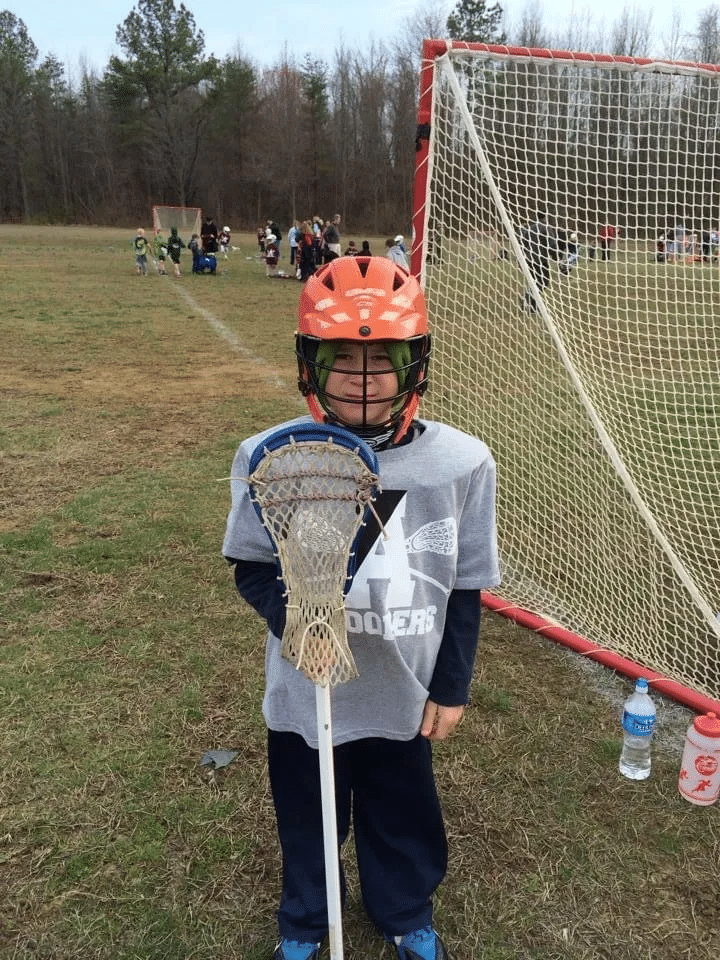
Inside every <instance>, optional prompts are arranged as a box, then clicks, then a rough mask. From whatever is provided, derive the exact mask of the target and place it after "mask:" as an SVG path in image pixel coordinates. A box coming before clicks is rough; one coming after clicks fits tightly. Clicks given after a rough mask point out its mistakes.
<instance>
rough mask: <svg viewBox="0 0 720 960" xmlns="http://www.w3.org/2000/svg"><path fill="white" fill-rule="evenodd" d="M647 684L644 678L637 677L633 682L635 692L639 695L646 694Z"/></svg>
mask: <svg viewBox="0 0 720 960" xmlns="http://www.w3.org/2000/svg"><path fill="white" fill-rule="evenodd" d="M647 688H648V682H647V680H646V679H645V677H638V678H637V680H636V682H635V690H636V691H638V692H640V693H647Z"/></svg>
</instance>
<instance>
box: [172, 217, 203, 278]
mask: <svg viewBox="0 0 720 960" xmlns="http://www.w3.org/2000/svg"><path fill="white" fill-rule="evenodd" d="M195 236H196V235H195ZM184 246H185V244H184V243H183V241H182V239H181V238H180V237H179V236H178V232H177V227H170V236H169V237H168V241H167V251H168V256H169V257H170V259H171V260H172V263H173V267H174V268H175V276H176V277H179V276H180V251H181V250H182V249H183V247H184Z"/></svg>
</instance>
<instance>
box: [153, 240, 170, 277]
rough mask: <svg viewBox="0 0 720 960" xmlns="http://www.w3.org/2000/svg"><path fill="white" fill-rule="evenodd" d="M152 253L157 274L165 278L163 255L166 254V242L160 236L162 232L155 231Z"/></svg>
mask: <svg viewBox="0 0 720 960" xmlns="http://www.w3.org/2000/svg"><path fill="white" fill-rule="evenodd" d="M153 253H154V255H155V265H156V266H157V272H158V273H159V274H160V276H161V277H164V276H165V273H166V270H165V255H166V253H167V240H166V239H165V238H164V237H163V235H162V230H156V231H155V236H154V237H153Z"/></svg>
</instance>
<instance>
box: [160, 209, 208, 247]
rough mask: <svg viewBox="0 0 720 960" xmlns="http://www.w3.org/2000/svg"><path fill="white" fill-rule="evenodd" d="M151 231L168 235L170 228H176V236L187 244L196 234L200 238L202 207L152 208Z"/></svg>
mask: <svg viewBox="0 0 720 960" xmlns="http://www.w3.org/2000/svg"><path fill="white" fill-rule="evenodd" d="M152 214H153V230H162V232H163V233H164V234H168V233H170V227H177V232H178V234H179V235H180V236H181V237H182V239H183V240H185V242H186V243H187V241H188V240H189V239H190V237H191V236H192V235H193V234H194V233H196V234H197V235H198V236H200V228H201V226H202V207H161V206H157V207H153V208H152Z"/></svg>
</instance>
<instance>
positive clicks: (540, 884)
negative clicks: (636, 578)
mask: <svg viewBox="0 0 720 960" xmlns="http://www.w3.org/2000/svg"><path fill="white" fill-rule="evenodd" d="M128 240H129V237H128V236H126V235H124V234H123V233H122V232H118V231H111V230H104V229H92V230H91V229H59V228H58V229H37V228H32V229H27V230H26V229H23V228H9V227H2V228H0V247H1V248H2V250H1V252H2V253H3V254H6V253H7V252H8V251H9V250H12V261H13V264H15V266H14V268H13V269H14V272H10V273H6V276H5V279H4V289H3V300H4V306H3V320H2V332H3V352H2V359H1V360H0V393H1V395H2V399H3V416H2V422H1V423H0V436H1V438H2V444H1V450H2V454H1V455H0V489H1V490H2V493H3V496H2V502H1V503H0V550H1V551H2V573H1V574H0V576H1V577H2V600H1V601H0V604H1V606H0V630H1V631H2V633H1V635H0V686H1V689H2V701H1V705H0V711H1V712H0V721H1V722H0V743H1V744H2V750H1V751H0V753H1V755H2V757H3V763H2V767H1V768H0V890H1V892H2V899H1V901H0V955H2V956H3V957H8V958H11V957H13V958H28V960H29V958H34V960H51V958H52V960H80V958H83V960H88V958H98V960H100V958H102V960H105V958H107V960H111V958H112V960H125V958H127V960H130V958H147V960H156V958H168V960H170V958H190V957H192V958H208V960H209V958H211V957H212V958H220V960H234V958H242V960H261V958H267V957H270V956H271V952H272V944H273V938H274V932H275V927H274V910H275V903H276V898H277V893H278V882H279V858H278V853H277V848H276V843H275V837H274V827H273V816H272V806H271V802H270V798H269V795H268V789H267V785H266V778H265V760H264V728H263V723H262V717H261V714H260V699H261V689H262V679H261V678H262V662H263V654H262V638H263V629H262V625H261V624H260V623H259V622H258V620H257V618H256V617H255V616H254V615H252V614H251V613H249V612H248V611H247V610H246V609H245V608H244V606H243V605H242V604H241V603H240V601H239V600H237V599H236V597H235V596H234V594H233V589H232V585H231V580H230V577H229V574H228V571H227V569H226V568H225V565H224V563H223V561H222V559H221V557H220V555H219V550H220V543H221V538H222V532H223V528H224V521H225V514H226V511H227V506H228V502H227V500H228V491H227V488H226V486H225V485H224V484H222V483H218V482H217V478H219V477H223V476H227V474H228V472H229V466H230V462H231V459H232V454H233V451H234V449H235V446H236V444H237V442H238V440H239V439H240V438H241V437H242V436H244V435H246V434H248V433H250V432H252V431H254V430H256V429H258V428H259V427H261V426H265V425H267V424H270V423H273V422H276V421H278V420H280V419H283V418H285V417H288V416H291V415H293V414H294V413H296V412H297V411H298V409H299V407H298V401H297V400H296V398H295V396H294V392H293V383H294V377H295V371H294V360H293V356H292V336H291V335H292V331H293V329H294V311H295V308H296V304H297V297H298V292H299V285H297V284H296V283H294V282H291V281H288V282H284V281H272V282H270V281H266V280H265V278H264V276H263V271H262V267H261V266H260V265H259V264H257V263H256V262H254V261H252V260H247V259H245V257H246V256H248V255H251V254H252V253H253V242H252V238H250V237H244V238H241V246H242V251H241V252H238V253H236V254H235V256H234V257H233V258H232V260H231V261H230V262H229V263H228V265H227V270H228V273H227V276H226V277H223V276H217V277H215V278H211V277H192V276H190V275H189V271H187V275H186V276H185V277H183V279H182V280H181V281H179V282H176V281H175V280H173V279H171V278H165V277H163V278H160V277H157V276H149V277H148V278H146V279H143V278H137V277H135V276H134V275H133V264H132V256H131V251H130V246H129V243H128ZM235 242H236V244H237V240H236V241H235ZM8 260H9V258H8V257H7V256H5V261H6V265H7V264H8ZM180 288H182V290H184V291H185V292H184V293H181V292H180ZM278 379H280V380H282V381H284V382H285V383H286V384H287V385H288V387H287V390H286V391H285V393H284V394H283V395H279V392H278ZM620 686H621V688H622V687H623V685H622V684H621V685H620ZM624 687H625V688H627V684H625V685H624ZM662 716H663V715H662V714H661V722H662ZM619 745H620V732H619V723H618V719H617V712H616V708H615V706H614V705H613V703H612V702H610V701H609V700H608V699H607V697H606V696H605V695H604V694H603V693H602V691H599V690H598V689H597V688H596V686H595V685H593V684H591V683H589V682H586V681H585V680H584V678H583V675H582V674H581V673H579V672H578V670H577V669H576V667H575V666H574V663H573V661H572V659H570V658H567V657H565V656H562V655H560V654H559V653H558V651H557V650H556V649H555V648H554V647H552V646H551V645H549V644H547V643H545V642H543V641H539V640H538V639H537V638H535V637H533V636H530V635H528V634H527V633H526V632H525V631H523V630H521V629H520V628H518V627H516V626H514V625H512V624H509V623H507V622H505V621H502V620H500V619H498V618H495V617H488V618H487V621H486V624H485V629H484V635H483V642H482V647H481V652H480V658H479V662H478V666H477V670H476V676H475V680H474V685H473V704H472V709H471V710H470V711H469V712H468V716H467V719H466V722H465V723H464V724H463V726H462V727H461V729H460V731H459V733H458V735H457V736H456V737H455V738H454V739H453V740H452V741H450V742H448V743H447V744H444V745H441V746H440V747H439V748H438V749H437V751H436V756H437V769H438V779H439V783H440V788H441V791H442V797H443V802H444V807H445V811H446V816H447V826H448V832H449V835H450V841H451V867H450V872H449V875H448V878H447V881H446V883H445V884H444V885H443V887H442V889H441V891H440V894H439V896H438V905H437V923H438V926H439V927H440V928H441V929H442V931H443V933H444V934H445V936H446V939H447V942H448V945H449V947H450V950H451V955H452V956H453V957H454V958H455V960H511V958H513V960H531V958H534V960H561V958H562V960H596V958H597V960H681V958H682V960H717V957H718V954H719V953H720V949H719V944H720V911H719V908H718V895H717V876H718V866H719V864H720V819H719V810H720V808H718V807H717V806H715V807H709V808H705V809H700V808H696V807H692V806H690V805H689V804H687V803H686V802H685V801H684V800H682V799H681V798H680V797H679V796H678V794H677V790H676V782H677V772H678V763H679V746H678V744H677V743H675V742H672V741H671V742H670V745H669V746H668V747H667V748H661V746H660V745H658V749H657V750H656V756H655V761H654V767H653V775H652V778H651V779H650V780H649V781H648V782H647V783H644V784H637V783H630V782H628V781H625V780H623V778H622V777H620V776H619V774H618V773H617V756H618V752H619ZM219 746H224V747H236V748H239V749H240V756H239V757H238V759H237V760H236V761H235V762H234V763H233V764H232V765H231V766H230V767H229V768H227V770H225V771H222V772H219V773H218V775H217V776H216V777H208V776H207V775H206V774H205V773H204V772H203V770H202V769H201V768H200V766H199V763H198V761H199V759H200V757H201V756H202V754H203V753H204V752H205V751H206V750H208V749H210V748H212V747H219ZM347 859H348V863H349V881H350V895H349V902H348V906H347V912H346V919H345V943H346V956H347V957H348V958H349V960H352V958H358V960H360V958H363V960H365V958H367V960H370V958H373V957H378V958H379V957H385V958H386V960H387V958H388V957H389V952H388V950H387V949H386V948H384V947H383V945H382V943H381V941H380V939H379V938H378V936H377V934H376V933H375V931H373V930H372V929H371V928H370V926H369V924H368V923H367V921H366V920H365V919H364V917H363V914H362V910H361V907H360V899H359V892H358V890H357V882H356V877H355V874H354V872H353V870H352V866H351V860H352V858H351V851H348V858H347Z"/></svg>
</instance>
